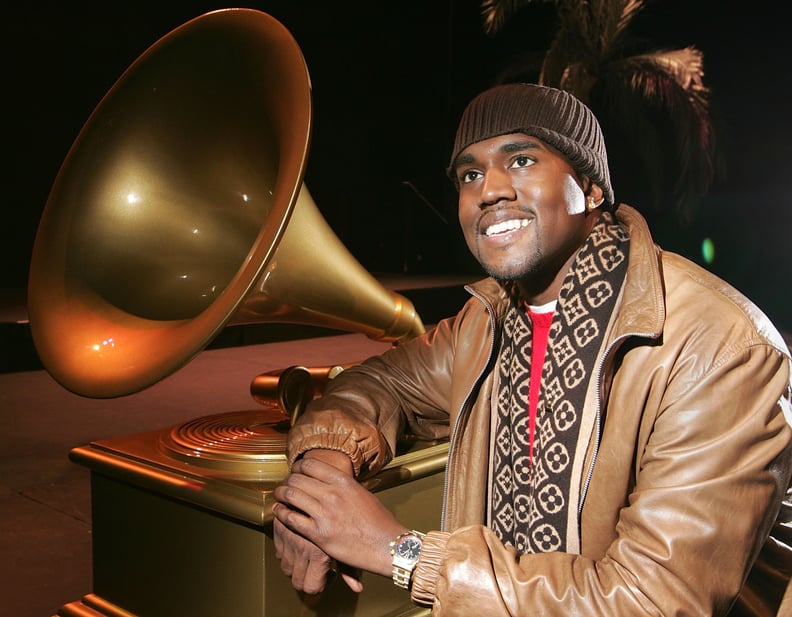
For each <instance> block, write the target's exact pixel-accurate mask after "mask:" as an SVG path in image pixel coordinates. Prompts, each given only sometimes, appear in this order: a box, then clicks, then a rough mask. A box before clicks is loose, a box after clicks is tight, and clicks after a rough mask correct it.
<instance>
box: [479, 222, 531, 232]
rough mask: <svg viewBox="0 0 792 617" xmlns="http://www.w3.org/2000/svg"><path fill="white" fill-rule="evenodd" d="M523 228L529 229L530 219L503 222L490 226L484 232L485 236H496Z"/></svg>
mask: <svg viewBox="0 0 792 617" xmlns="http://www.w3.org/2000/svg"><path fill="white" fill-rule="evenodd" d="M522 227H528V219H511V220H508V221H503V222H502V223H495V224H494V225H490V226H489V227H487V229H485V230H484V235H485V236H494V235H495V234H502V233H506V232H507V231H515V230H516V229H521V228H522Z"/></svg>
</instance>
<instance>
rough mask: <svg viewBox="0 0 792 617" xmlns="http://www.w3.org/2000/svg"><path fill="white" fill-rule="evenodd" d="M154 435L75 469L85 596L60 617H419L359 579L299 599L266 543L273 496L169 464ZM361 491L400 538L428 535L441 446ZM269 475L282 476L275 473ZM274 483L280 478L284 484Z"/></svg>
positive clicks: (89, 453) (80, 452) (83, 450)
mask: <svg viewBox="0 0 792 617" xmlns="http://www.w3.org/2000/svg"><path fill="white" fill-rule="evenodd" d="M162 435H163V433H162V432H151V433H144V434H141V435H133V436H129V437H123V438H118V439H114V440H107V441H102V442H93V443H91V444H89V445H87V446H84V447H80V448H75V449H74V450H73V451H72V453H71V456H72V459H73V460H75V461H76V462H78V463H81V464H83V465H86V466H88V467H90V468H91V499H92V518H93V534H92V535H93V593H90V594H88V595H86V596H85V597H84V598H82V600H79V601H76V602H72V603H70V604H67V605H65V606H63V607H62V608H61V609H60V611H59V612H58V615H59V616H61V617H72V616H77V617H97V616H104V617H135V616H139V617H181V616H186V615H189V616H190V617H218V616H220V615H234V617H265V616H266V617H294V616H295V615H304V616H319V615H321V616H322V617H326V616H327V617H329V616H335V615H338V616H361V617H362V616H365V617H373V616H383V617H385V616H387V617H397V616H398V617H407V616H410V617H413V616H415V617H417V616H418V615H428V614H429V612H428V611H426V610H423V609H418V608H417V607H415V606H414V605H413V604H412V603H411V602H410V599H409V596H408V594H407V593H406V592H404V591H403V590H400V589H397V588H396V587H395V586H394V585H393V584H392V583H391V581H390V580H388V579H386V578H383V577H379V576H375V575H369V574H364V575H363V584H364V587H365V589H364V591H363V593H362V594H355V593H353V592H351V591H350V590H349V589H348V588H347V587H346V585H344V584H343V582H342V581H341V580H340V579H339V580H337V581H335V582H334V583H333V584H332V585H331V586H330V587H329V588H328V589H327V590H326V591H325V593H324V594H322V595H321V596H320V597H318V598H305V597H304V596H301V594H298V593H297V592H296V591H295V590H294V589H293V588H292V587H291V583H290V581H289V580H288V579H287V578H286V577H285V576H284V575H283V574H282V573H281V571H280V566H279V563H278V561H277V559H276V558H275V553H274V544H273V542H272V515H271V504H272V500H271V491H272V489H273V488H274V486H275V484H277V482H278V481H279V480H280V478H278V479H274V480H273V479H272V478H271V477H269V475H270V474H265V476H267V479H266V480H265V481H250V480H249V479H243V480H238V479H234V478H233V476H229V473H228V471H227V470H225V469H223V470H220V471H218V472H215V471H214V470H212V469H209V470H207V469H203V468H200V467H196V466H195V465H193V464H190V463H186V462H184V461H182V460H179V459H178V458H174V457H172V456H168V455H167V454H166V453H165V452H164V451H163V449H162V448H161V444H162ZM414 447H415V449H416V450H417V451H410V452H407V453H405V454H403V455H401V456H398V457H396V459H395V460H394V461H393V463H391V465H389V466H388V467H387V468H386V469H384V470H383V471H382V472H381V473H380V474H378V475H377V476H376V477H374V478H372V479H371V480H370V481H369V482H368V483H367V485H368V486H369V488H370V489H371V490H373V491H375V492H376V493H377V496H378V497H379V498H380V499H381V500H382V501H383V502H384V503H385V504H386V505H387V506H388V507H389V508H391V509H393V510H394V511H395V513H396V515H397V516H398V517H399V518H400V519H401V520H403V521H404V523H405V524H406V525H408V526H411V527H413V528H417V529H437V528H438V525H439V521H438V518H439V512H440V507H441V501H442V492H443V476H444V474H443V462H444V460H445V456H446V455H447V444H425V443H424V444H420V443H419V444H415V445H414ZM276 469H280V467H277V465H276ZM280 477H282V474H281V476H280Z"/></svg>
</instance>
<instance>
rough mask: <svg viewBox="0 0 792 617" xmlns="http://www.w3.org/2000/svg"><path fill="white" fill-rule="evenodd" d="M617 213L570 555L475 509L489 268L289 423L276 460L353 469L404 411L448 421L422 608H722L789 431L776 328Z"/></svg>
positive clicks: (770, 491)
mask: <svg viewBox="0 0 792 617" xmlns="http://www.w3.org/2000/svg"><path fill="white" fill-rule="evenodd" d="M617 215H618V218H619V219H620V220H621V221H622V222H623V223H624V224H626V225H627V226H628V227H629V229H630V234H631V245H630V255H629V269H628V274H627V277H626V279H625V284H624V289H623V293H622V297H621V298H620V301H619V305H618V308H617V309H616V310H615V311H614V314H613V317H612V319H611V321H610V324H608V330H607V334H606V342H605V345H604V347H603V353H602V354H601V357H600V360H599V367H598V370H600V371H601V379H600V380H599V383H598V384H597V386H596V391H593V392H590V393H589V394H590V395H589V396H588V397H587V404H586V408H585V409H584V410H583V414H584V422H588V423H589V426H590V427H591V438H590V442H589V446H588V448H587V449H585V448H584V449H583V451H582V452H579V460H578V462H577V463H578V470H579V477H580V486H579V489H580V490H581V491H582V492H583V494H584V497H583V502H582V503H583V505H582V510H581V515H580V520H581V525H580V547H581V550H580V554H570V553H545V554H536V555H523V556H518V555H516V554H515V552H514V550H513V549H511V548H508V547H505V546H504V545H503V544H502V543H501V542H500V541H499V540H498V539H497V538H496V536H495V535H494V534H493V533H492V531H491V530H489V528H487V527H486V526H485V525H483V522H484V517H485V499H486V489H487V467H488V461H489V430H490V408H491V405H490V401H491V395H492V392H493V388H494V380H495V376H494V374H493V371H492V370H491V369H492V362H493V361H494V357H495V350H496V348H497V337H498V334H499V323H500V316H501V314H502V312H503V311H504V310H505V307H506V303H507V300H506V297H505V295H504V293H503V291H502V289H501V287H500V286H499V285H498V284H497V283H496V282H495V281H493V280H491V279H487V280H485V281H483V282H481V283H479V284H476V285H475V286H472V287H471V289H470V291H471V293H472V294H473V296H474V298H472V299H471V300H469V301H468V303H467V304H466V305H465V306H464V308H463V309H462V310H461V311H460V313H459V314H458V315H457V316H456V317H454V318H451V319H448V320H445V321H443V322H441V323H439V324H438V325H437V326H436V327H435V328H434V329H432V330H431V331H430V332H429V333H427V334H426V335H425V336H424V337H421V338H419V339H416V340H414V341H411V342H409V343H407V344H404V345H401V346H399V347H397V348H395V349H393V350H390V351H388V352H387V353H386V354H384V355H383V356H382V357H376V358H372V359H371V360H369V361H367V362H365V363H363V364H362V365H361V366H359V367H355V368H354V369H349V370H348V371H346V372H345V373H343V374H342V375H341V376H340V377H339V378H337V379H336V380H334V381H333V382H331V384H330V386H329V387H328V389H327V391H326V394H325V396H323V397H322V398H321V399H317V400H316V401H314V402H313V403H312V404H311V405H310V406H309V409H308V411H307V413H306V414H305V415H304V416H303V417H302V418H301V420H300V421H299V422H298V424H297V426H296V427H295V428H294V429H293V430H292V432H291V434H290V439H289V446H288V454H289V457H290V460H294V458H295V457H296V456H298V455H299V454H300V453H301V452H304V451H306V450H308V449H311V448H315V447H323V448H334V449H339V450H342V451H344V452H346V453H348V454H349V455H350V457H351V458H352V461H353V464H354V467H355V470H356V473H358V474H369V473H373V472H375V471H377V470H378V469H379V468H380V467H381V466H382V465H383V464H384V463H385V462H387V460H388V459H389V457H390V453H391V452H393V450H394V446H395V443H396V440H397V436H398V435H399V434H400V432H401V431H403V430H404V429H405V428H406V427H408V428H409V430H411V431H412V432H414V433H416V434H418V435H422V436H426V437H445V436H448V435H449V434H450V450H449V460H448V467H447V474H446V482H447V494H446V499H445V507H444V512H443V530H442V531H432V532H430V533H429V534H428V536H427V538H426V540H425V542H424V548H423V551H422V553H421V559H420V561H419V563H418V566H417V567H416V570H415V572H414V576H413V588H412V597H413V599H414V600H415V601H416V602H418V603H421V604H428V605H431V606H433V612H434V614H435V615H439V616H443V615H455V616H456V615H471V616H473V615H476V616H480V615H483V614H486V615H488V616H496V615H559V616H560V615H564V616H566V615H585V616H587V617H593V616H596V615H602V616H607V617H614V616H619V617H623V616H626V615H663V616H670V615H680V616H681V615H723V614H726V613H727V612H728V610H729V607H730V606H731V604H732V602H733V600H734V598H735V596H736V595H737V594H738V592H739V590H740V588H741V586H742V584H743V581H744V580H745V577H746V575H747V573H748V570H749V568H750V566H751V563H752V562H753V560H754V558H755V557H756V555H757V553H758V551H759V549H760V547H761V545H762V543H763V542H764V539H765V537H766V536H767V533H768V531H769V529H770V526H771V525H772V522H773V520H774V519H775V516H776V514H777V513H778V509H779V506H780V501H781V498H782V496H783V493H784V489H785V488H786V486H787V483H788V481H789V473H790V472H789V464H788V460H786V459H787V457H786V453H787V451H788V449H789V448H788V444H789V443H790V437H791V436H792V431H791V430H790V428H789V426H788V425H787V422H786V421H785V418H784V413H783V408H784V407H785V406H786V408H787V410H788V409H789V396H790V361H789V357H788V350H787V347H786V345H785V344H784V341H783V339H782V338H781V337H780V336H779V335H778V333H777V332H776V330H775V329H774V328H773V326H772V325H771V324H770V322H769V321H768V319H767V318H766V317H765V316H764V315H763V314H761V312H760V311H759V310H758V309H757V308H756V307H755V306H754V305H753V304H751V303H750V302H749V301H748V300H747V299H745V298H744V297H743V296H742V295H740V294H739V293H738V292H736V291H735V290H734V289H733V288H731V287H730V286H728V285H727V284H725V283H724V282H723V281H721V280H719V279H718V278H716V277H714V276H713V275H711V274H710V273H708V272H706V271H705V270H703V269H701V268H699V267H697V266H696V265H695V264H692V263H691V262H689V261H687V260H685V259H683V258H681V257H679V256H677V255H673V254H669V253H664V252H662V251H660V250H659V249H657V247H656V246H655V245H654V244H653V242H652V240H651V236H650V235H649V231H648V229H647V228H646V225H645V222H644V220H643V219H642V218H641V217H640V215H638V213H637V212H635V211H634V210H632V209H631V208H629V207H627V206H620V207H619V208H618V210H617ZM349 384H352V385H349ZM483 607H485V608H483Z"/></svg>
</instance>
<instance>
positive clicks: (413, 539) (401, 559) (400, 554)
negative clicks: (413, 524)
mask: <svg viewBox="0 0 792 617" xmlns="http://www.w3.org/2000/svg"><path fill="white" fill-rule="evenodd" d="M424 537H425V535H424V534H422V533H421V532H420V531H406V532H404V533H402V534H399V535H398V536H397V537H396V539H395V540H393V542H391V543H390V548H391V555H393V564H392V566H393V569H392V571H391V572H392V576H393V584H394V585H396V586H397V587H400V588H401V589H409V588H410V583H411V581H412V572H413V569H414V568H415V564H416V563H418V558H419V557H420V554H421V547H422V544H423V539H424Z"/></svg>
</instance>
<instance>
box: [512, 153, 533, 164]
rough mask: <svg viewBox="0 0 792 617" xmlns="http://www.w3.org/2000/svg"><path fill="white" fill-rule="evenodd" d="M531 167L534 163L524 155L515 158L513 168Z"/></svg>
mask: <svg viewBox="0 0 792 617" xmlns="http://www.w3.org/2000/svg"><path fill="white" fill-rule="evenodd" d="M530 165H533V161H532V160H531V159H530V158H528V157H527V156H525V155H524V154H521V155H519V156H517V157H515V159H514V163H512V167H528V166H530Z"/></svg>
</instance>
